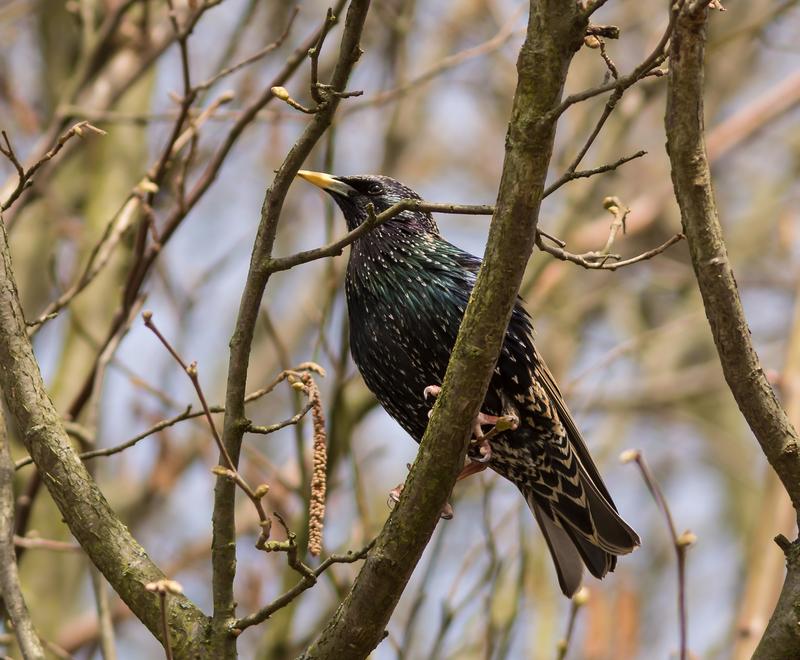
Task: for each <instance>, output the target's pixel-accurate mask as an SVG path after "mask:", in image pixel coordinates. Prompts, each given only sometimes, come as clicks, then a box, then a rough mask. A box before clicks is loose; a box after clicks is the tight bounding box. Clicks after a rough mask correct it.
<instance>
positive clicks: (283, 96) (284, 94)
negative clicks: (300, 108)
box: [270, 86, 289, 101]
mask: <svg viewBox="0 0 800 660" xmlns="http://www.w3.org/2000/svg"><path fill="white" fill-rule="evenodd" d="M270 91H271V92H272V93H273V94H274V95H275V98H276V99H280V100H281V101H288V100H289V92H288V91H287V89H286V88H285V87H277V86H276V87H273V88H272V89H271V90H270Z"/></svg>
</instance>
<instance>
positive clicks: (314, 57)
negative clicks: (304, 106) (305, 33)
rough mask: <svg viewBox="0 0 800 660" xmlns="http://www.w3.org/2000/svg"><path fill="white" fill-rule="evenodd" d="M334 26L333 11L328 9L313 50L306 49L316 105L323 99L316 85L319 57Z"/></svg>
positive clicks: (312, 96)
mask: <svg viewBox="0 0 800 660" xmlns="http://www.w3.org/2000/svg"><path fill="white" fill-rule="evenodd" d="M334 25H336V16H334V15H333V9H331V8H330V7H328V11H327V13H326V14H325V22H324V23H323V24H322V29H321V30H320V32H319V38H318V39H317V43H315V44H314V47H313V48H309V49H308V59H309V60H311V98H312V99H314V101H315V102H316V103H322V102H323V97H322V95H321V94H320V90H319V87H317V83H318V82H319V56H320V53H321V52H322V44H324V43H325V37H327V36H328V33H329V32H330V31H331V28H332V27H333V26H334Z"/></svg>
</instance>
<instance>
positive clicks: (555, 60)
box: [303, 0, 586, 659]
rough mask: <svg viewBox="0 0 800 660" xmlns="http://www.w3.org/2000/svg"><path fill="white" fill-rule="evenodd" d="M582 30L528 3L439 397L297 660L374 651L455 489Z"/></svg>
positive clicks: (563, 11) (513, 291)
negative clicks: (352, 573) (503, 136)
mask: <svg viewBox="0 0 800 660" xmlns="http://www.w3.org/2000/svg"><path fill="white" fill-rule="evenodd" d="M585 29H586V19H585V17H583V16H581V14H580V8H579V7H578V4H577V3H574V2H573V3H564V2H559V1H557V0H532V2H531V4H530V18H529V22H528V29H527V36H526V39H525V43H524V44H523V46H522V50H521V51H520V55H519V59H518V61H517V71H518V83H517V90H516V93H515V95H514V103H513V108H512V114H511V120H510V123H509V130H508V136H507V140H506V155H505V162H504V165H503V174H502V179H501V182H500V190H499V194H498V200H497V206H496V209H495V213H494V216H493V218H492V224H491V229H490V231H489V239H488V245H487V248H486V254H485V259H484V262H483V266H482V267H481V270H480V273H479V275H478V279H477V282H476V285H475V290H474V291H473V295H472V297H471V299H470V303H469V305H468V307H467V311H466V314H465V317H464V320H463V322H462V324H461V329H460V331H459V335H458V339H457V341H456V345H455V347H454V349H453V354H452V357H451V360H450V364H449V366H448V369H447V374H446V376H445V381H444V385H443V388H442V392H441V394H440V395H439V397H438V398H437V402H436V405H435V406H434V411H433V416H432V417H431V420H430V422H429V424H428V428H427V430H426V432H425V436H424V438H423V439H422V442H421V444H420V449H419V453H418V455H417V460H416V462H415V464H414V467H413V468H412V470H411V472H410V474H409V477H408V479H407V480H406V484H405V487H404V489H403V493H402V496H401V499H400V502H399V504H398V505H397V507H395V509H394V510H393V511H392V513H391V515H390V516H389V520H388V521H387V522H386V525H385V526H384V528H383V530H382V531H381V533H380V535H379V537H378V539H377V541H376V543H375V546H374V548H373V549H372V551H371V552H370V553H369V555H368V557H367V559H366V561H365V563H364V566H363V568H362V570H361V572H360V573H359V575H358V578H357V579H356V581H355V584H354V585H353V588H352V590H351V591H350V593H349V595H348V596H347V598H346V600H345V601H344V602H343V604H342V606H341V607H340V608H339V610H338V611H337V612H336V614H335V615H334V617H333V618H332V619H331V621H330V622H329V623H328V625H327V626H326V627H325V629H324V630H323V632H322V634H321V635H320V637H319V638H318V639H317V640H316V641H315V642H314V643H313V644H312V645H311V646H310V647H309V649H307V651H306V652H305V654H304V655H303V657H304V658H307V659H308V658H328V659H332V658H345V657H346V658H354V659H356V658H365V657H366V656H367V655H368V654H369V653H370V652H371V651H372V649H373V648H375V646H376V645H377V644H378V643H379V642H380V640H381V639H382V638H383V636H384V630H385V626H386V624H387V622H388V620H389V617H390V616H391V614H392V612H393V610H394V608H395V606H396V605H397V602H398V600H399V598H400V595H401V593H402V592H403V589H404V588H405V586H406V584H407V582H408V579H409V577H410V576H411V573H412V571H413V570H414V567H415V566H416V564H417V562H418V561H419V558H420V556H421V555H422V552H423V550H424V549H425V546H426V545H427V543H428V541H429V539H430V536H431V534H432V533H433V530H434V528H435V526H436V523H437V522H438V520H439V514H440V512H441V510H442V507H443V506H444V505H445V503H446V502H447V499H448V497H449V495H450V492H451V491H452V489H453V485H454V483H455V480H456V475H457V474H458V472H459V470H460V469H461V467H462V466H463V464H464V457H465V454H466V449H467V443H468V441H469V437H470V426H471V422H472V420H473V419H474V418H475V416H476V414H477V413H478V411H479V407H480V405H481V402H482V401H483V397H484V395H485V393H486V388H487V386H488V383H489V379H490V376H491V372H492V369H493V368H494V365H495V362H496V361H497V356H498V353H499V351H500V347H501V344H502V340H503V337H504V335H505V331H506V326H507V324H508V319H509V316H510V313H511V309H512V307H513V305H514V301H515V300H516V296H517V292H518V290H519V286H520V283H521V280H522V275H523V272H524V270H525V266H526V264H527V263H528V259H529V258H530V255H531V252H532V250H533V245H534V238H535V236H536V227H537V223H538V215H539V205H540V202H541V199H542V193H543V190H544V183H545V177H546V175H547V168H548V165H549V162H550V157H551V154H552V148H553V138H554V135H555V126H556V120H557V116H558V113H557V111H556V109H557V108H558V107H559V104H560V101H561V97H562V90H563V85H564V80H565V78H566V75H567V69H568V68H569V63H570V61H571V60H572V56H573V54H574V53H575V51H577V49H578V48H579V47H580V44H581V43H582V39H583V35H584V32H585Z"/></svg>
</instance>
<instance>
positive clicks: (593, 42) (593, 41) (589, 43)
mask: <svg viewBox="0 0 800 660" xmlns="http://www.w3.org/2000/svg"><path fill="white" fill-rule="evenodd" d="M583 45H584V46H586V47H587V48H600V39H598V38H597V37H595V36H594V35H593V34H587V35H586V36H585V37H584V38H583Z"/></svg>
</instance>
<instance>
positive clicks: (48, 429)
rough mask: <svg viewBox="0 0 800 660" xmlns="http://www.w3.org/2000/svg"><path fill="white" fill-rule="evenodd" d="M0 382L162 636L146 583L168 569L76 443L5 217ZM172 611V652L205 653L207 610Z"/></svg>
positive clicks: (43, 466)
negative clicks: (42, 350)
mask: <svg viewBox="0 0 800 660" xmlns="http://www.w3.org/2000/svg"><path fill="white" fill-rule="evenodd" d="M0 387H2V390H3V396H4V398H5V402H6V404H7V406H8V409H9V411H10V413H11V417H12V418H13V420H14V423H15V424H16V427H17V429H18V431H19V434H20V436H21V437H22V438H23V440H24V442H25V446H26V448H27V449H28V451H29V452H30V455H31V456H32V457H33V460H34V463H36V467H37V468H38V470H39V471H40V472H41V474H42V479H43V481H44V484H45V486H46V487H47V490H48V491H49V492H50V495H51V497H52V498H53V500H54V501H55V503H56V505H57V506H58V509H59V511H61V515H62V516H63V517H64V521H65V522H66V523H67V526H68V527H69V529H70V531H71V532H72V534H73V536H75V538H76V539H77V540H78V542H79V543H80V544H81V547H82V548H83V549H84V551H85V552H86V554H87V555H89V558H90V559H91V560H92V562H93V563H94V564H95V566H97V568H98V569H99V570H100V572H101V573H102V574H103V575H104V576H105V578H106V580H108V581H109V583H110V584H111V586H112V587H114V590H115V591H116V592H117V593H118V594H119V595H120V597H121V598H122V600H123V601H125V604H126V605H128V607H130V608H131V610H132V611H133V612H134V614H136V616H137V617H139V619H141V621H142V622H143V623H144V624H145V625H146V626H147V627H148V629H149V630H150V632H152V633H153V635H155V636H156V637H157V638H158V639H161V638H162V632H161V608H160V605H159V601H158V596H156V595H155V594H152V593H150V592H148V591H147V590H146V589H145V585H146V584H147V583H148V582H153V581H155V580H159V579H162V578H163V577H164V575H163V573H162V572H161V570H160V569H159V568H158V567H157V566H156V565H155V564H154V563H153V562H152V560H151V559H150V558H149V557H148V556H147V553H146V552H145V550H144V548H142V546H140V545H139V543H138V542H137V541H136V539H134V538H133V536H131V533H130V531H129V530H128V528H127V527H126V526H125V525H124V524H123V523H122V521H121V520H120V519H119V518H118V517H117V516H116V514H115V513H114V511H113V510H112V509H111V507H110V506H109V504H108V502H107V501H106V499H105V497H104V496H103V494H102V492H100V489H99V488H98V486H97V484H96V483H95V481H94V479H92V477H91V476H90V475H89V473H88V472H87V471H86V468H85V466H84V465H83V463H82V462H81V461H80V459H79V458H78V456H77V454H76V453H75V451H74V450H73V449H72V445H71V444H70V441H69V438H68V437H67V434H66V432H65V431H64V428H63V426H62V424H61V418H60V417H59V415H58V412H57V411H56V409H55V407H54V406H53V403H52V401H51V400H50V397H49V396H48V394H47V390H46V388H45V385H44V382H43V381H42V376H41V373H40V371H39V365H38V364H37V362H36V358H35V357H34V354H33V348H32V347H31V343H30V340H29V339H28V334H27V332H26V326H25V319H24V317H23V314H22V309H21V307H20V303H19V297H18V295H17V285H16V281H15V279H14V273H13V270H12V264H11V255H10V253H9V250H8V240H7V237H6V232H5V225H3V223H2V222H0ZM168 614H169V624H170V637H171V639H172V647H173V651H174V653H175V656H176V657H179V658H201V657H207V656H206V655H205V651H204V647H203V644H202V643H201V640H202V639H204V638H205V628H206V625H207V623H208V619H207V618H206V617H205V616H204V615H203V613H202V612H201V611H200V610H199V609H198V608H197V607H196V606H195V605H194V604H193V603H192V602H191V601H189V600H188V599H187V598H186V597H184V596H174V597H171V598H170V599H169V613H168Z"/></svg>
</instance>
